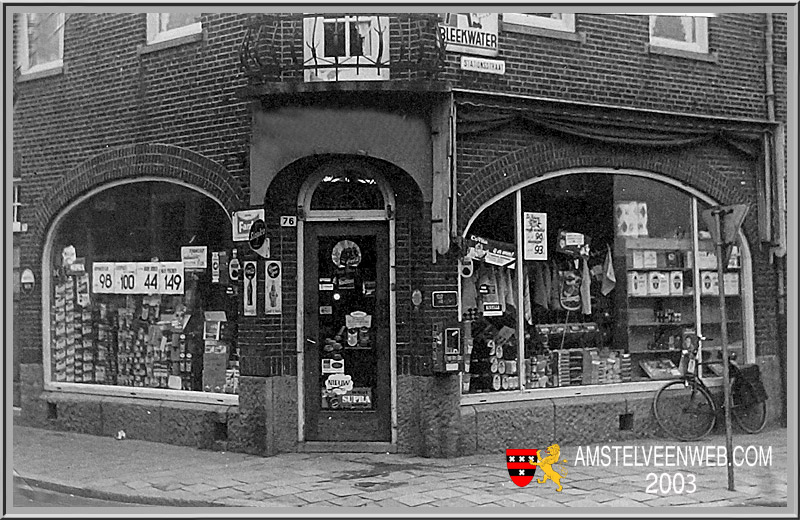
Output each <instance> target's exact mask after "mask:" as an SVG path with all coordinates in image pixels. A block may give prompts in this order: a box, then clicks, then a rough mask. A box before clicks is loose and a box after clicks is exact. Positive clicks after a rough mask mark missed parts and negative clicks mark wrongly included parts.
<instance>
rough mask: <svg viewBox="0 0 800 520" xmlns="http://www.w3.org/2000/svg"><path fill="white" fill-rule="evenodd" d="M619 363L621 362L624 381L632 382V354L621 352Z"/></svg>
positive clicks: (621, 373) (621, 375)
mask: <svg viewBox="0 0 800 520" xmlns="http://www.w3.org/2000/svg"><path fill="white" fill-rule="evenodd" d="M619 364H620V369H619V371H620V377H621V379H622V382H623V383H627V382H630V381H631V380H632V374H631V355H630V354H627V353H624V352H621V353H620V355H619Z"/></svg>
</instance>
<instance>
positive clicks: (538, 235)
mask: <svg viewBox="0 0 800 520" xmlns="http://www.w3.org/2000/svg"><path fill="white" fill-rule="evenodd" d="M522 215H523V227H522V229H523V233H524V242H525V250H524V253H523V259H524V260H547V213H529V212H527V211H526V212H524V213H523V214H522Z"/></svg>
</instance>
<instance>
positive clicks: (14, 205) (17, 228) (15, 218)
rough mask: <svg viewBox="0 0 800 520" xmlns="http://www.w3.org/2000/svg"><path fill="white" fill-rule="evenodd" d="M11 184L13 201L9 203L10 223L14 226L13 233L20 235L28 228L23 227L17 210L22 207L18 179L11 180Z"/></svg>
mask: <svg viewBox="0 0 800 520" xmlns="http://www.w3.org/2000/svg"><path fill="white" fill-rule="evenodd" d="M12 182H13V199H12V201H11V212H12V218H11V222H12V223H13V226H14V233H20V232H22V231H25V230H26V229H27V227H28V226H26V225H24V224H23V223H22V222H21V221H20V219H19V209H20V208H21V207H22V203H21V202H20V201H19V178H15V179H13V180H12Z"/></svg>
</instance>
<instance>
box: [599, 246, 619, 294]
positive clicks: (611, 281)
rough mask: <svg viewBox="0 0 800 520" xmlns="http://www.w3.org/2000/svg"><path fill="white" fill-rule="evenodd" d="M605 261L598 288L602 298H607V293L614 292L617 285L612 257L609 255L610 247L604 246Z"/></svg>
mask: <svg viewBox="0 0 800 520" xmlns="http://www.w3.org/2000/svg"><path fill="white" fill-rule="evenodd" d="M606 248H607V251H606V259H605V262H603V282H602V286H601V287H600V292H601V293H602V294H603V296H608V293H610V292H611V291H613V290H614V287H616V285H617V277H616V275H615V274H614V257H613V256H612V255H611V246H609V245H606Z"/></svg>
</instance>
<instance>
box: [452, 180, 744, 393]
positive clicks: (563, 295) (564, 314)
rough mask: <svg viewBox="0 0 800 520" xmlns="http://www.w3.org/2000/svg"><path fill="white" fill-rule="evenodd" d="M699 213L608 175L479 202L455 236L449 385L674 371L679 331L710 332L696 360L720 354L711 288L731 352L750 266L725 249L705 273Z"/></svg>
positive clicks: (660, 190)
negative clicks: (462, 343) (461, 235)
mask: <svg viewBox="0 0 800 520" xmlns="http://www.w3.org/2000/svg"><path fill="white" fill-rule="evenodd" d="M708 207H710V204H708V203H706V202H704V201H701V200H699V199H698V198H696V197H695V196H693V195H692V194H690V193H689V192H687V191H683V190H681V189H679V188H678V187H676V186H673V185H670V184H667V183H665V182H661V181H658V180H655V179H653V178H649V177H644V176H640V175H622V174H610V173H574V174H569V175H561V176H557V177H551V178H549V179H546V180H543V181H539V182H536V183H534V184H530V185H527V186H525V187H522V188H519V189H517V190H514V191H512V192H510V193H508V194H506V195H504V196H503V197H502V198H499V200H497V201H495V202H494V203H492V204H490V205H488V206H487V207H485V208H484V209H483V210H482V211H480V212H479V214H477V215H476V217H474V218H473V220H472V222H471V223H470V225H469V227H468V229H467V232H466V233H465V239H466V244H467V248H466V251H467V253H466V255H465V257H464V258H463V259H462V264H464V265H463V266H462V269H461V272H462V276H461V284H462V285H461V289H462V291H461V294H462V312H463V316H462V319H463V320H464V321H465V322H466V324H467V326H466V327H465V329H466V330H467V334H466V336H467V341H466V343H467V352H466V354H467V355H466V360H465V361H466V362H465V370H464V372H463V374H462V392H463V393H464V394H477V393H483V392H503V391H507V392H512V391H517V392H519V391H526V390H530V391H535V390H538V389H542V388H554V387H574V386H583V385H604V384H613V383H627V382H637V381H639V382H641V381H652V380H658V379H667V378H671V377H674V376H675V375H677V374H678V372H677V366H678V364H679V361H680V352H681V345H682V337H683V335H684V334H688V333H692V332H694V333H699V334H701V335H704V336H706V337H710V338H712V339H710V340H708V341H706V342H705V343H704V345H703V356H704V357H705V358H709V357H710V358H717V357H718V356H719V353H720V349H721V343H720V312H719V300H718V298H719V296H718V294H719V293H718V291H719V290H720V289H722V290H724V291H725V295H726V296H727V299H726V303H727V305H728V309H729V311H728V331H729V346H730V347H731V349H732V350H733V351H736V352H737V353H738V354H739V355H740V356H743V355H744V354H745V348H744V347H745V346H746V345H745V343H746V341H747V340H746V338H748V337H749V334H747V333H746V329H747V327H748V321H747V320H748V316H747V314H748V312H747V309H748V308H749V306H748V305H747V304H746V303H745V302H744V301H743V300H744V299H745V297H744V295H743V291H742V287H744V286H745V285H744V283H745V282H749V279H747V280H745V279H744V277H749V273H748V272H746V271H744V270H743V269H742V266H743V264H742V258H743V257H742V252H741V250H740V247H737V246H735V247H734V249H733V252H732V254H731V256H730V259H729V260H728V262H727V264H726V267H725V274H724V279H723V280H719V279H718V276H717V271H716V269H717V263H716V262H717V258H716V255H715V253H714V245H713V241H712V239H711V235H710V233H709V232H708V229H707V227H706V225H705V222H704V221H703V219H702V218H701V217H699V215H700V213H701V212H702V210H704V209H707V208H708ZM520 273H521V274H520ZM747 286H749V285H747ZM750 320H752V318H751V317H750ZM740 359H743V357H740ZM715 368H716V366H714V365H710V366H709V367H706V368H705V370H706V373H705V375H706V376H716V375H719V374H717V373H716V372H717V371H716V370H715Z"/></svg>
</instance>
